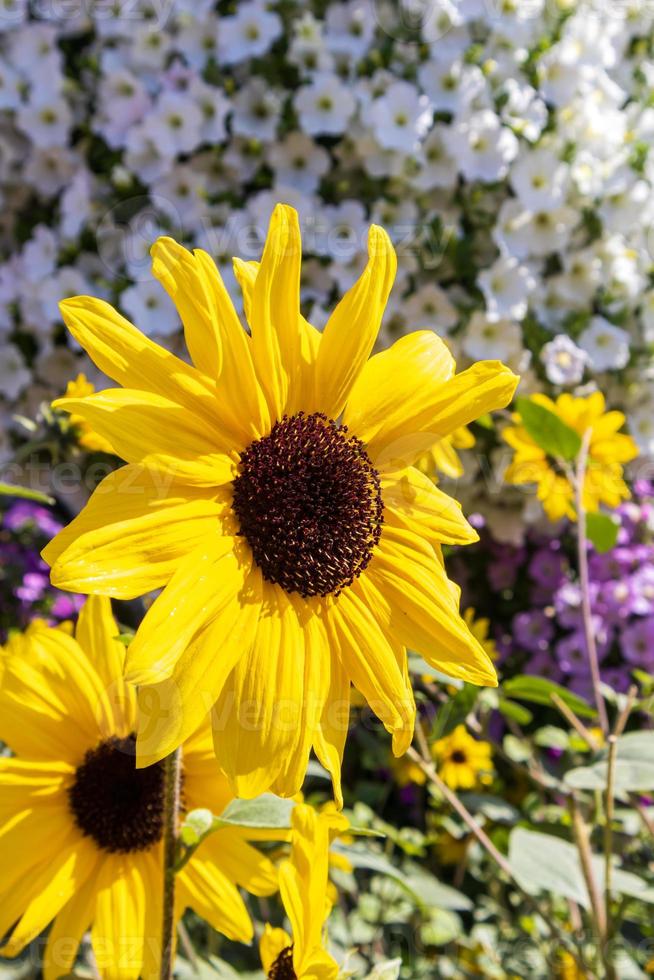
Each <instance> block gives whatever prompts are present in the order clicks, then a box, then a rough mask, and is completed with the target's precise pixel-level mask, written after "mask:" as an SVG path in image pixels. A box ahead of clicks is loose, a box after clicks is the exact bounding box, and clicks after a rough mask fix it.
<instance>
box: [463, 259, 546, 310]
mask: <svg viewBox="0 0 654 980" xmlns="http://www.w3.org/2000/svg"><path fill="white" fill-rule="evenodd" d="M477 281H478V284H479V288H480V289H481V291H482V293H483V294H484V298H485V300H486V310H487V312H488V314H489V316H491V317H495V318H497V319H500V318H502V317H507V318H509V319H513V320H522V319H523V318H524V317H525V316H526V314H527V308H528V305H529V295H530V293H532V292H533V290H534V288H535V286H536V282H535V279H534V277H533V275H532V273H531V271H530V270H529V269H528V268H527V267H526V266H524V265H521V264H520V263H519V262H518V260H517V259H515V258H507V257H502V256H501V257H500V258H498V259H496V261H495V262H494V263H493V265H492V266H490V267H489V268H488V269H484V271H483V272H481V273H480V274H479V277H478V280H477Z"/></svg>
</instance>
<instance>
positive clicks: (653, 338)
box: [640, 289, 654, 344]
mask: <svg viewBox="0 0 654 980" xmlns="http://www.w3.org/2000/svg"><path fill="white" fill-rule="evenodd" d="M640 319H641V322H642V324H643V340H644V341H645V343H646V344H653V343H654V289H650V290H648V291H647V292H646V293H645V294H644V296H643V297H642V300H641V307H640Z"/></svg>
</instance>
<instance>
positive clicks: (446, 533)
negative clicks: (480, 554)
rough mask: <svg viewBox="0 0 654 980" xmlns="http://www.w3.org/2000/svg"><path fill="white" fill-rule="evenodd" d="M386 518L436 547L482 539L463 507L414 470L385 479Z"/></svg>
mask: <svg viewBox="0 0 654 980" xmlns="http://www.w3.org/2000/svg"><path fill="white" fill-rule="evenodd" d="M381 486H382V496H383V500H384V509H385V518H386V520H390V521H391V522H392V523H394V524H395V525H397V526H399V527H406V528H408V530H410V531H413V532H414V533H415V534H418V535H421V536H422V537H424V538H426V540H428V541H429V542H430V543H431V542H432V541H433V542H434V543H436V544H471V543H472V542H473V541H478V540H479V535H478V534H477V532H476V531H475V529H474V528H473V527H471V525H470V524H468V522H467V520H466V519H465V517H464V516H463V513H462V511H461V505H460V504H459V503H458V502H457V501H456V500H454V499H453V498H452V497H449V496H448V495H447V494H446V493H443V491H442V490H439V488H438V487H436V486H435V485H434V483H433V482H432V481H431V480H430V479H429V477H428V476H425V474H424V473H421V472H420V470H417V469H415V468H414V467H413V466H410V467H407V468H406V469H403V470H398V471H396V472H395V473H385V474H384V475H383V476H382V479H381Z"/></svg>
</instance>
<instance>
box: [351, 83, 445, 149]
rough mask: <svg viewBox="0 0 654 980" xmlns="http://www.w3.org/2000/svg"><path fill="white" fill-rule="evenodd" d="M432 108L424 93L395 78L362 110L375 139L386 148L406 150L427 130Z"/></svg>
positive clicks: (411, 147) (413, 145)
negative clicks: (422, 94)
mask: <svg viewBox="0 0 654 980" xmlns="http://www.w3.org/2000/svg"><path fill="white" fill-rule="evenodd" d="M431 120H432V112H431V110H430V108H429V102H428V100H427V98H426V97H425V96H421V95H420V94H419V93H418V91H417V89H416V88H415V87H414V86H413V85H411V84H410V83H409V82H402V81H400V82H394V83H393V84H392V85H389V87H388V88H387V89H386V92H385V93H384V94H383V95H382V96H380V97H379V98H378V99H375V100H374V101H373V102H372V103H371V104H370V105H369V107H368V109H367V111H366V112H365V114H364V121H365V123H366V124H367V125H368V126H369V127H370V128H371V129H372V131H373V133H374V136H375V139H376V140H377V142H378V143H379V144H380V145H381V146H383V147H384V148H385V149H387V150H401V151H402V152H403V153H409V152H411V150H412V149H413V148H414V147H415V145H416V142H417V140H418V139H420V137H421V136H424V134H425V133H426V132H427V129H428V128H429V124H430V123H431Z"/></svg>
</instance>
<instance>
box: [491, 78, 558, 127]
mask: <svg viewBox="0 0 654 980" xmlns="http://www.w3.org/2000/svg"><path fill="white" fill-rule="evenodd" d="M502 94H503V95H504V96H507V98H506V102H505V103H504V104H503V106H502V109H501V110H500V115H501V118H502V121H503V122H505V123H507V125H509V126H510V127H511V129H512V130H513V132H514V133H517V134H518V135H519V136H524V138H525V139H527V140H530V142H532V143H533V142H535V141H536V140H537V139H538V138H539V136H540V134H541V133H542V131H543V129H544V127H545V125H546V123H547V106H546V105H545V103H544V102H543V100H542V99H541V98H539V96H538V92H537V91H536V89H535V88H532V86H531V85H526V84H524V83H522V82H518V81H516V79H515V78H507V80H506V81H505V82H504V84H503V86H502Z"/></svg>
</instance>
